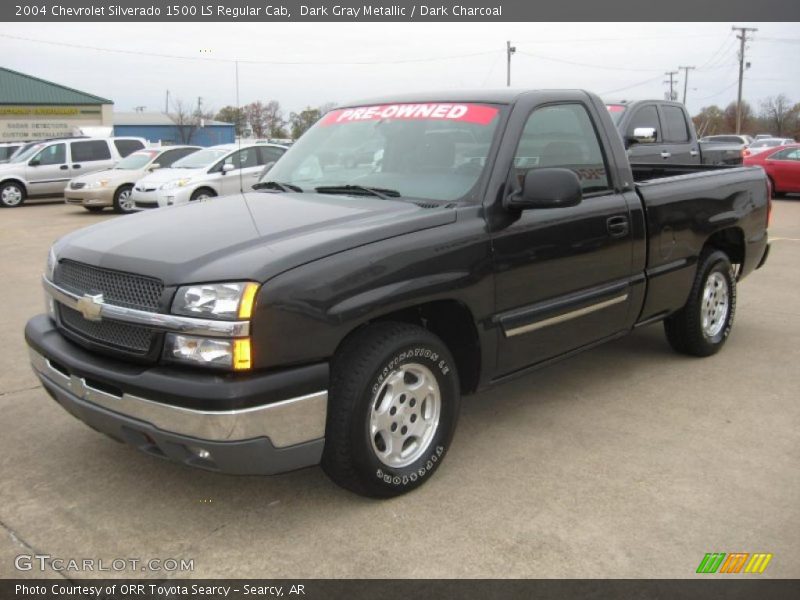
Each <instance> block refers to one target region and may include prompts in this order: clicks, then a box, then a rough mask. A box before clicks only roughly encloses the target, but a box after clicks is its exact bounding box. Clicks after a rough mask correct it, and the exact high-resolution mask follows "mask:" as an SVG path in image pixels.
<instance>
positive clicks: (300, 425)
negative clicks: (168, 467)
mask: <svg viewBox="0 0 800 600" xmlns="http://www.w3.org/2000/svg"><path fill="white" fill-rule="evenodd" d="M29 353H30V359H31V365H32V366H33V369H34V371H35V372H36V373H37V374H38V375H39V376H40V377H42V378H44V379H46V380H47V381H48V382H49V383H51V384H53V385H54V386H56V387H58V388H60V389H62V390H64V391H66V392H69V393H70V394H71V395H73V396H75V397H76V398H78V399H80V400H85V401H87V402H90V403H92V404H94V405H97V406H99V407H102V408H105V409H107V410H109V411H112V412H114V413H118V414H120V415H124V416H126V417H130V418H132V419H135V420H137V421H143V422H145V423H147V424H149V425H152V426H153V427H155V428H156V429H159V430H162V431H165V432H168V433H174V434H177V435H181V436H187V437H192V438H197V439H199V440H207V441H212V442H233V441H241V440H250V439H254V438H259V437H266V438H269V440H270V441H271V442H272V445H273V446H274V447H276V448H285V447H288V446H293V445H295V444H300V443H303V442H308V441H310V440H317V439H320V438H322V437H324V435H325V417H326V412H327V405H328V392H327V391H319V392H316V393H314V394H308V395H306V396H300V397H297V398H288V399H286V400H283V401H280V402H274V403H272V404H266V405H263V406H255V407H251V408H244V409H241V410H228V411H202V410H194V409H189V408H184V407H180V406H171V405H168V404H162V403H159V402H154V401H152V400H148V399H147V398H141V397H139V396H134V395H131V394H128V393H124V392H123V393H122V394H121V395H116V394H112V393H109V392H107V391H104V390H101V389H99V388H98V387H94V386H93V385H92V382H91V381H87V380H86V379H85V378H83V377H78V376H76V375H73V374H70V373H67V372H64V371H63V370H62V368H58V367H54V366H53V364H52V363H51V362H50V360H49V359H47V358H46V357H44V356H42V355H41V354H39V353H38V352H36V351H35V350H33V349H32V348H30V349H29Z"/></svg>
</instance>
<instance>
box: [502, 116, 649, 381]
mask: <svg viewBox="0 0 800 600" xmlns="http://www.w3.org/2000/svg"><path fill="white" fill-rule="evenodd" d="M542 167H548V168H551V167H558V168H567V169H571V170H572V171H574V172H575V173H576V174H577V175H578V178H579V180H580V182H581V188H582V192H583V198H582V201H581V203H580V204H578V205H577V206H571V207H560V208H539V209H528V210H523V211H520V212H519V213H518V214H513V213H511V214H510V219H512V222H511V223H510V224H509V225H508V226H506V227H504V228H503V229H501V230H499V231H497V232H496V233H495V234H494V236H493V240H492V245H493V254H494V271H495V285H496V310H497V311H498V312H497V313H496V315H495V317H494V319H493V320H494V322H495V324H496V325H497V329H498V356H497V373H498V375H505V374H509V373H512V372H514V371H516V370H519V369H523V368H525V367H528V366H530V365H534V364H536V363H539V362H542V361H545V360H547V359H549V358H553V357H556V356H558V355H560V354H564V353H566V352H569V351H571V350H574V349H577V348H579V347H581V346H585V345H587V344H590V343H592V342H595V341H599V340H601V339H603V338H606V337H608V336H611V335H613V334H615V333H617V332H619V331H622V330H624V329H625V328H626V327H627V324H628V322H629V315H628V312H629V307H630V306H631V304H632V300H631V297H632V294H631V293H630V290H629V286H630V284H631V273H632V268H633V266H632V264H633V263H632V261H633V237H632V234H631V225H630V221H631V214H630V210H629V208H628V199H627V198H626V195H625V194H624V193H620V192H618V191H616V190H615V189H614V186H613V182H612V181H611V177H610V175H609V169H608V158H607V157H606V156H605V155H604V151H603V145H602V143H601V142H600V139H599V137H598V134H597V128H596V126H595V124H594V123H593V120H592V117H591V113H590V112H589V110H588V109H587V107H586V106H585V105H584V104H583V103H582V102H568V103H560V104H547V105H544V106H539V107H537V108H534V109H533V111H532V112H531V113H530V115H529V116H528V118H527V122H526V124H525V127H524V129H523V132H522V135H521V137H520V140H519V142H518V145H517V150H516V153H515V155H514V158H513V165H512V168H511V175H510V176H511V181H512V183H511V186H512V187H517V188H519V187H521V182H522V181H523V180H524V176H525V173H526V172H527V171H528V170H530V169H538V168H542Z"/></svg>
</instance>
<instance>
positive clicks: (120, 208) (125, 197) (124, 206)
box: [114, 184, 136, 214]
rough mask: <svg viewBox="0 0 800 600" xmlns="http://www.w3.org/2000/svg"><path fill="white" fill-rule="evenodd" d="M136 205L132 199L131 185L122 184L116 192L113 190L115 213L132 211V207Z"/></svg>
mask: <svg viewBox="0 0 800 600" xmlns="http://www.w3.org/2000/svg"><path fill="white" fill-rule="evenodd" d="M135 207H136V203H135V202H134V201H133V186H132V185H130V184H128V185H122V186H120V187H119V188H118V189H117V191H116V192H114V212H116V213H122V214H127V213H132V212H133V209H134V208H135Z"/></svg>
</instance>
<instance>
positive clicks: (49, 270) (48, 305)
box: [44, 246, 58, 320]
mask: <svg viewBox="0 0 800 600" xmlns="http://www.w3.org/2000/svg"><path fill="white" fill-rule="evenodd" d="M56 263H58V259H57V258H56V253H55V251H54V250H53V247H52V246H51V247H50V251H49V252H48V253H47V264H46V265H45V267H44V275H45V277H47V279H49V280H50V281H53V278H54V277H55V273H56ZM44 306H45V309H46V310H47V314H48V315H50V318H51V319H53V320H55V318H56V301H55V300H53V297H52V296H51V295H50V294H48V293H47V292H45V294H44Z"/></svg>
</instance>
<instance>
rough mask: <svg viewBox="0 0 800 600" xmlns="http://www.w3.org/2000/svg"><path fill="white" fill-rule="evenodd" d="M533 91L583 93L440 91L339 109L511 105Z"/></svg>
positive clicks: (377, 99)
mask: <svg viewBox="0 0 800 600" xmlns="http://www.w3.org/2000/svg"><path fill="white" fill-rule="evenodd" d="M534 91H542V92H544V91H547V92H553V91H563V92H576V91H579V92H584V93H586V92H585V90H574V89H572V90H544V89H543V90H529V89H509V88H499V89H493V90H442V91H434V92H414V93H404V94H394V95H391V96H378V97H374V98H365V99H361V100H358V101H354V102H343V103H342V104H340V105H339V108H343V107H349V106H371V105H376V104H407V103H417V102H420V103H422V102H486V103H490V104H513V103H514V102H515V101H516V100H517V98H518V97H519V96H521V95H523V94H527V93H530V92H534Z"/></svg>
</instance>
